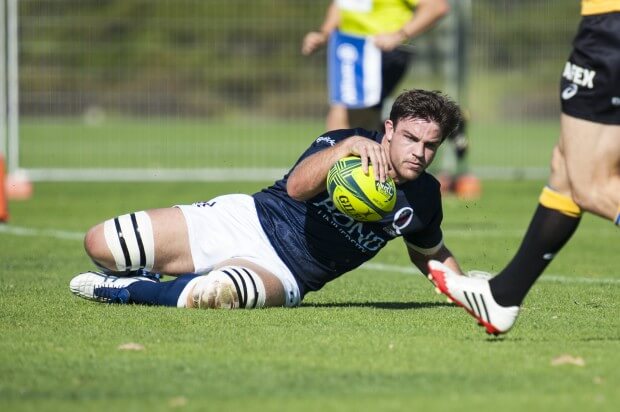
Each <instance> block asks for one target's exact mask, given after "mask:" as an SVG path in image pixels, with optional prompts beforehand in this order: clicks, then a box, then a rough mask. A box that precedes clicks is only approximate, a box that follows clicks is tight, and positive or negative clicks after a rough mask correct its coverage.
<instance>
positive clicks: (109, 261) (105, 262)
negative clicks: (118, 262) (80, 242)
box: [84, 223, 115, 269]
mask: <svg viewBox="0 0 620 412" xmlns="http://www.w3.org/2000/svg"><path fill="white" fill-rule="evenodd" d="M84 249H85V250H86V253H87V254H88V256H89V257H90V258H91V259H92V260H93V262H95V263H96V264H97V265H98V266H100V267H102V268H106V269H115V264H114V258H113V257H112V255H111V254H110V250H109V249H108V246H107V245H106V242H105V238H104V235H103V223H101V224H98V225H97V226H93V227H92V228H90V229H89V230H88V232H86V235H85V236H84Z"/></svg>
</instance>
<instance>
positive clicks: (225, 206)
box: [176, 194, 300, 306]
mask: <svg viewBox="0 0 620 412" xmlns="http://www.w3.org/2000/svg"><path fill="white" fill-rule="evenodd" d="M176 207H178V208H179V209H181V211H182V212H183V215H184V216H185V222H186V223H187V231H188V235H189V244H190V249H191V253H192V260H193V263H194V271H195V272H196V273H198V274H205V273H208V272H210V271H211V270H213V268H214V267H215V266H216V265H218V264H219V263H221V262H223V261H224V260H227V259H232V258H240V259H246V260H248V261H250V262H252V263H255V264H256V265H259V266H261V267H262V268H264V269H266V270H267V271H269V272H271V273H272V274H274V275H275V276H276V277H277V278H278V279H280V281H281V282H282V286H284V292H285V293H286V303H285V306H297V305H299V303H300V294H299V286H297V282H296V281H295V277H294V276H293V274H292V273H291V271H290V270H289V268H288V267H287V266H286V265H285V264H284V262H282V259H280V257H279V256H278V254H277V253H276V251H275V249H274V248H273V246H271V243H270V242H269V239H268V238H267V235H266V234H265V232H264V231H263V228H262V226H261V224H260V222H259V220H258V215H257V213H256V206H255V205H254V199H253V198H252V196H248V195H242V194H234V195H224V196H219V197H216V198H214V199H211V200H209V201H208V202H198V203H194V204H192V205H177V206H176Z"/></svg>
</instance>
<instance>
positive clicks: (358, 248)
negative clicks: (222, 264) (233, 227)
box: [253, 129, 443, 298]
mask: <svg viewBox="0 0 620 412" xmlns="http://www.w3.org/2000/svg"><path fill="white" fill-rule="evenodd" d="M354 135H358V136H364V137H366V138H368V139H372V140H374V141H376V142H377V143H380V142H381V139H382V137H383V135H382V134H381V133H379V132H369V131H367V130H364V129H348V130H336V131H332V132H328V133H326V134H324V135H322V136H320V137H319V138H317V139H316V140H315V141H314V143H312V145H311V146H310V147H309V148H308V149H307V150H306V151H305V152H304V153H303V155H302V156H301V157H300V158H299V160H298V161H297V164H298V163H299V162H300V161H301V160H303V159H305V158H306V157H308V156H311V155H312V154H314V153H316V152H319V151H321V150H323V149H326V148H328V147H331V146H333V145H334V144H336V143H338V142H339V141H341V140H343V139H346V138H348V137H351V136H354ZM291 170H292V169H291ZM289 175H290V171H289V173H287V174H286V175H285V176H284V177H283V178H282V179H280V180H278V181H277V182H275V183H274V184H273V185H272V186H270V187H268V188H266V189H263V190H262V191H260V192H258V193H255V194H254V195H253V197H254V201H255V205H256V211H257V213H258V218H259V221H260V224H261V226H262V227H263V230H264V231H265V233H266V235H267V238H268V239H269V241H270V242H271V244H272V246H273V247H274V249H275V250H276V252H277V253H278V255H279V256H280V258H281V259H282V261H283V262H284V263H285V264H286V265H287V266H288V268H289V269H290V271H291V272H292V273H293V275H294V276H295V279H296V281H297V283H298V285H299V289H300V293H301V296H302V298H303V296H304V295H305V294H306V293H307V292H310V291H316V290H319V289H321V288H322V287H323V285H325V284H326V283H327V282H329V281H331V280H333V279H335V278H337V277H339V276H340V275H342V274H344V273H346V272H348V271H350V270H352V269H355V268H356V267H358V266H360V265H361V264H362V263H364V262H366V261H367V260H369V259H371V258H372V257H373V256H375V255H376V254H377V253H378V252H379V250H381V249H382V248H383V247H384V246H385V245H386V244H387V242H389V241H390V240H392V239H395V238H397V237H399V236H403V238H404V239H405V241H406V242H407V243H409V244H410V245H412V246H413V247H417V248H420V249H432V248H434V247H436V246H438V245H440V244H441V242H442V237H443V236H442V232H441V221H442V218H443V213H442V208H441V194H440V191H439V182H437V180H436V179H435V178H434V177H433V176H431V175H430V174H428V173H426V172H424V173H422V174H421V175H420V177H418V178H417V179H416V180H413V181H408V182H405V183H402V184H398V185H397V186H396V189H397V198H396V206H395V207H394V209H393V210H392V212H390V213H388V214H387V216H385V217H384V218H383V219H381V220H380V221H377V222H358V221H356V220H353V219H352V218H350V217H348V216H346V215H344V214H342V213H340V212H339V211H338V209H336V207H335V206H334V204H333V202H332V201H331V199H330V197H329V195H328V193H327V187H326V188H325V190H324V191H323V192H321V193H319V194H318V195H316V196H315V197H313V198H311V199H309V200H306V201H303V202H300V201H297V200H294V199H292V198H291V197H290V196H288V194H287V192H286V182H287V180H288V177H289Z"/></svg>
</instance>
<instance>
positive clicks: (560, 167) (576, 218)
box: [490, 139, 582, 306]
mask: <svg viewBox="0 0 620 412" xmlns="http://www.w3.org/2000/svg"><path fill="white" fill-rule="evenodd" d="M572 196H573V195H572V192H571V186H570V182H569V180H568V172H567V162H566V158H565V156H564V147H563V145H562V140H561V139H560V142H558V144H557V145H556V147H555V148H554V149H553V156H552V160H551V176H550V178H549V184H548V185H547V186H546V187H545V188H543V190H542V192H541V194H540V197H539V203H538V206H537V208H536V211H535V212H534V216H533V217H532V220H531V222H530V225H529V227H528V229H527V232H526V233H525V237H524V238H523V241H522V242H521V246H520V247H519V250H518V251H517V253H516V254H515V256H514V257H513V258H512V260H511V261H510V263H508V265H507V266H506V267H505V268H504V269H503V270H502V271H501V272H500V273H499V274H498V275H497V276H495V277H494V278H492V279H491V280H490V287H491V292H492V294H493V297H494V298H495V301H496V302H497V303H498V304H500V305H502V306H519V305H521V303H522V302H523V300H524V299H525V296H526V295H527V293H528V291H529V290H530V288H531V287H532V285H534V283H535V282H536V280H537V279H538V278H539V276H540V275H541V274H542V273H543V271H544V270H545V268H546V267H547V266H548V265H549V263H551V261H552V259H553V258H554V257H555V256H556V254H557V253H558V252H559V251H560V249H562V247H563V246H564V245H565V244H566V242H568V240H569V239H570V238H571V236H572V235H573V233H574V232H575V230H576V229H577V227H578V225H579V222H580V221H581V214H582V212H581V209H580V208H579V206H578V205H577V204H576V203H575V202H574V201H573V199H572Z"/></svg>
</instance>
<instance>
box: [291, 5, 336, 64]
mask: <svg viewBox="0 0 620 412" xmlns="http://www.w3.org/2000/svg"><path fill="white" fill-rule="evenodd" d="M339 24H340V13H339V12H338V6H336V2H332V3H331V4H330V5H329V7H328V8H327V13H326V14H325V19H324V20H323V24H322V25H321V28H320V30H317V31H311V32H309V33H307V34H306V35H305V36H304V40H303V42H302V44H301V53H302V54H303V55H304V56H307V55H309V54H312V53H313V52H314V51H316V50H317V49H318V48H319V47H322V46H324V45H325V43H327V39H328V38H329V35H330V33H331V32H332V31H334V30H336V28H337V27H338V25H339Z"/></svg>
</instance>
